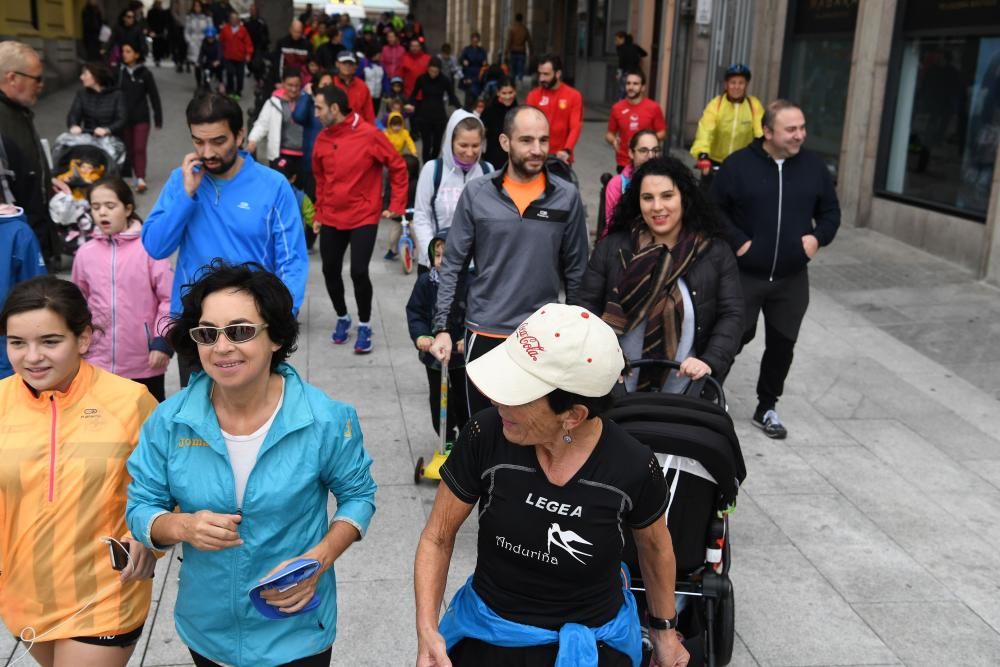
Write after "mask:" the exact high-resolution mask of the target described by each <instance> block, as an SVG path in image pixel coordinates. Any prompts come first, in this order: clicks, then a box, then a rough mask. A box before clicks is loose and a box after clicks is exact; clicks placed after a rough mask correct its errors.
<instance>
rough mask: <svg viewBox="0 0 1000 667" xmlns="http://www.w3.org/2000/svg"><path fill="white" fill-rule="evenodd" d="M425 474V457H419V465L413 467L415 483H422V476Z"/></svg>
mask: <svg viewBox="0 0 1000 667" xmlns="http://www.w3.org/2000/svg"><path fill="white" fill-rule="evenodd" d="M423 476H424V457H422V456H421V457H420V458H419V459H417V465H415V466H414V467H413V483H414V484H420V478H421V477H423Z"/></svg>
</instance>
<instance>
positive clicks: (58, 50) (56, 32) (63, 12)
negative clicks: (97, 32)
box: [0, 0, 86, 89]
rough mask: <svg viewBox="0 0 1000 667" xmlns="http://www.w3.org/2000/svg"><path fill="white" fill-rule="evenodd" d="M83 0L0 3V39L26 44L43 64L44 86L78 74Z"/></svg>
mask: <svg viewBox="0 0 1000 667" xmlns="http://www.w3.org/2000/svg"><path fill="white" fill-rule="evenodd" d="M84 4H86V0H5V1H4V2H0V39H16V40H18V41H21V42H24V43H26V44H30V45H31V46H32V47H33V48H34V49H35V50H36V51H38V53H39V54H41V56H42V60H43V62H44V63H45V85H46V87H48V88H49V89H56V88H59V87H60V86H62V85H65V84H66V83H68V82H71V81H73V80H75V79H76V77H78V76H79V74H80V59H79V57H78V55H77V42H76V40H77V39H78V38H79V34H80V16H81V12H82V11H83V6H84Z"/></svg>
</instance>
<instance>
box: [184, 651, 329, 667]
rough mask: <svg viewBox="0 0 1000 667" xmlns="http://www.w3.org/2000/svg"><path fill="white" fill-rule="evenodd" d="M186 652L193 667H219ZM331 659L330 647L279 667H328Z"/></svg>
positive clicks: (217, 664) (215, 663)
mask: <svg viewBox="0 0 1000 667" xmlns="http://www.w3.org/2000/svg"><path fill="white" fill-rule="evenodd" d="M188 651H190V652H191V657H192V658H193V659H194V664H195V667H221V665H219V663H217V662H212V661H211V660H209V659H208V658H206V657H205V656H203V655H201V654H200V653H195V652H194V651H192V650H191V649H188ZM331 659H333V647H332V646H331V647H330V648H328V649H326V650H325V651H323V652H322V653H317V654H316V655H311V656H309V657H307V658H299V659H298V660H292V661H291V662H286V663H285V664H283V665H282V666H281V667H329V665H330V660H331Z"/></svg>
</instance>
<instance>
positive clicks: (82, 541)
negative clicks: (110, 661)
mask: <svg viewBox="0 0 1000 667" xmlns="http://www.w3.org/2000/svg"><path fill="white" fill-rule="evenodd" d="M155 408H156V400H155V399H153V397H152V396H150V395H149V392H148V391H147V390H146V388H145V387H143V386H142V385H140V384H137V383H135V382H132V381H131V380H126V379H124V378H120V377H118V376H116V375H112V374H111V373H108V372H106V371H103V370H101V369H100V368H97V367H96V366H92V365H91V364H88V363H87V362H85V361H84V362H82V363H81V364H80V371H79V373H77V376H76V378H74V380H73V383H72V384H71V385H70V387H69V389H68V391H66V392H65V393H63V392H54V391H44V392H41V394H39V395H38V396H35V395H34V393H33V392H32V391H30V390H29V389H28V387H27V386H26V385H25V384H24V382H23V381H22V380H21V378H20V377H19V376H17V375H12V376H10V377H8V378H5V379H4V380H0V559H2V569H0V616H2V617H3V622H4V624H6V626H7V629H8V630H9V631H10V632H12V633H14V634H15V635H16V634H18V633H20V632H21V630H22V629H24V628H25V627H28V626H30V627H32V628H34V630H35V633H36V635H41V634H43V633H45V632H47V631H49V630H52V629H53V628H56V626H59V624H60V623H65V625H62V626H60V627H58V628H56V629H55V630H54V631H52V632H51V633H50V634H47V635H45V637H44V638H43V639H41V640H40V641H51V640H54V639H66V638H69V637H94V636H102V635H117V634H122V633H125V632H129V631H131V630H134V629H136V628H138V627H139V626H140V625H142V624H143V622H144V621H145V619H146V615H147V614H148V613H149V602H150V597H151V594H152V589H153V584H152V580H150V579H147V580H145V581H133V582H129V583H127V584H120V583H118V572H116V571H114V570H113V569H111V559H110V557H109V554H108V546H107V545H106V544H104V543H103V542H101V541H100V540H101V538H103V537H108V536H110V537H114V538H117V539H121V538H122V537H123V536H125V535H128V529H127V528H126V526H125V503H126V500H127V497H128V496H127V489H128V484H129V481H130V477H129V474H128V471H127V469H126V467H125V461H126V460H127V459H128V457H129V455H130V454H131V453H132V450H133V449H134V448H135V446H136V444H137V443H138V441H139V427H140V426H141V425H142V423H143V422H144V421H145V420H146V417H148V416H149V415H150V414H151V413H152V412H153V410H154V409H155ZM90 601H93V604H92V605H91V606H89V607H88V608H87V609H86V610H85V611H83V612H82V613H81V614H79V615H78V616H76V617H75V618H72V617H73V615H74V614H76V613H77V612H78V611H79V610H80V609H81V608H82V607H83V606H84V605H86V604H87V603H88V602H90ZM71 618H72V620H69V619H71Z"/></svg>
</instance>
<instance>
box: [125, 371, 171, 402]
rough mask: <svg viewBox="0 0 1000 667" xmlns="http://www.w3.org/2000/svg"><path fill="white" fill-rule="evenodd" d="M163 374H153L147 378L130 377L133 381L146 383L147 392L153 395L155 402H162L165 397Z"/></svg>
mask: <svg viewBox="0 0 1000 667" xmlns="http://www.w3.org/2000/svg"><path fill="white" fill-rule="evenodd" d="M165 377H166V376H165V375H154V376H153V377H148V378H132V381H133V382H138V383H139V384H142V385H146V389H148V390H149V393H150V394H152V395H153V398H155V399H156V402H157V403H162V402H163V401H165V400H166V399H167V390H166V388H165V387H164V382H163V380H164V378H165Z"/></svg>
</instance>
